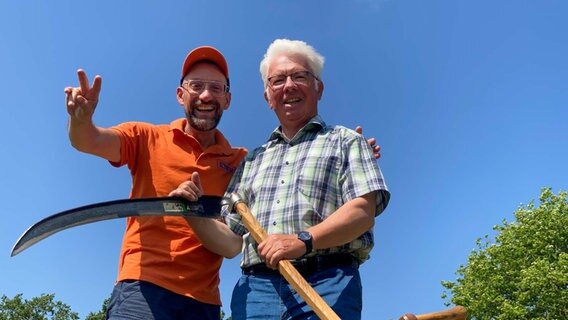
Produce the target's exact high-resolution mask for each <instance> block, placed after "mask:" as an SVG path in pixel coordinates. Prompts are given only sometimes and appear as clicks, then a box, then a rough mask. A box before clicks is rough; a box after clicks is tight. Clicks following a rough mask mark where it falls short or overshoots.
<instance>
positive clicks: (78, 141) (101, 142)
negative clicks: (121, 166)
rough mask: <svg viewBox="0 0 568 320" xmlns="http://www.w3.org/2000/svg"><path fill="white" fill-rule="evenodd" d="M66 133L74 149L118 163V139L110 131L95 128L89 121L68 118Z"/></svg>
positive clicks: (115, 134) (116, 135)
mask: <svg viewBox="0 0 568 320" xmlns="http://www.w3.org/2000/svg"><path fill="white" fill-rule="evenodd" d="M68 133H69V141H70V142H71V145H72V146H73V147H74V148H75V149H77V150H79V151H81V152H85V153H90V154H94V155H96V156H99V157H102V158H105V159H107V160H110V161H115V162H117V161H120V138H119V136H118V134H117V133H115V132H113V131H112V130H110V129H106V128H100V127H97V126H95V125H94V124H93V123H92V122H91V121H89V122H79V121H76V120H73V119H72V118H70V119H69V126H68Z"/></svg>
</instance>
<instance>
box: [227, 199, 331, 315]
mask: <svg viewBox="0 0 568 320" xmlns="http://www.w3.org/2000/svg"><path fill="white" fill-rule="evenodd" d="M235 209H236V211H237V212H238V213H239V214H240V215H241V218H242V221H243V223H244V225H245V226H246V228H247V229H248V231H249V232H250V233H251V235H252V237H253V238H254V240H256V242H257V243H261V242H262V241H264V239H266V238H267V237H268V234H267V233H266V231H265V230H264V229H263V228H262V226H261V225H260V223H258V221H257V220H256V218H255V217H254V216H253V214H252V212H251V211H250V209H249V208H248V206H247V205H246V204H244V203H243V202H237V203H236V204H235ZM278 271H280V274H281V275H282V276H283V277H284V278H285V279H286V281H288V283H289V284H290V285H292V287H294V289H295V290H296V291H297V292H298V294H300V296H301V297H302V298H303V299H304V301H306V303H307V304H308V305H309V306H310V307H312V309H313V310H314V312H315V313H316V314H317V315H318V316H319V317H320V318H321V319H323V320H340V318H339V316H337V314H336V313H335V312H334V311H333V310H332V309H331V307H330V306H329V305H328V304H327V303H326V302H325V300H323V298H322V297H321V296H320V295H319V294H318V293H317V292H316V291H315V290H314V288H312V286H310V284H309V283H308V282H307V281H306V279H304V277H302V275H301V274H300V273H299V272H298V270H297V269H296V268H295V267H294V266H293V265H292V263H290V261H288V260H280V262H279V263H278Z"/></svg>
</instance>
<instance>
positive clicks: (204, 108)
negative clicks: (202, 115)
mask: <svg viewBox="0 0 568 320" xmlns="http://www.w3.org/2000/svg"><path fill="white" fill-rule="evenodd" d="M195 110H197V111H199V112H211V111H215V106H211V105H209V106H204V105H201V106H199V107H195Z"/></svg>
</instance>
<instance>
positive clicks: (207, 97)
mask: <svg viewBox="0 0 568 320" xmlns="http://www.w3.org/2000/svg"><path fill="white" fill-rule="evenodd" d="M199 99H201V100H202V101H211V100H212V99H213V94H212V93H211V91H210V90H209V86H205V88H204V89H203V91H201V93H200V94H199Z"/></svg>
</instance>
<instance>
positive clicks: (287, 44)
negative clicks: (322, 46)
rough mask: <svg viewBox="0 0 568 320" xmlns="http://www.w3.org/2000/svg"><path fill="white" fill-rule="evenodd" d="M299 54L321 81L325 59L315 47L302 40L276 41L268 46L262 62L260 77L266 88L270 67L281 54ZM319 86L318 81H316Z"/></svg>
mask: <svg viewBox="0 0 568 320" xmlns="http://www.w3.org/2000/svg"><path fill="white" fill-rule="evenodd" d="M283 53H285V54H297V55H301V56H303V57H305V58H306V60H307V61H308V66H309V68H310V69H311V70H310V71H311V72H312V73H313V74H314V75H315V76H316V77H317V78H318V79H321V74H322V71H323V63H324V62H325V58H324V57H323V56H322V55H321V54H319V53H318V52H317V51H316V50H315V49H314V47H312V46H310V45H309V44H307V43H305V42H304V41H301V40H288V39H276V40H274V42H272V43H271V44H270V46H268V49H267V50H266V53H265V54H264V58H263V59H262V61H260V76H261V78H262V81H263V82H264V87H266V83H267V81H268V80H267V77H268V74H267V73H268V65H269V64H270V62H271V61H272V60H273V59H274V58H276V57H277V56H279V55H281V54H283ZM316 86H317V81H316Z"/></svg>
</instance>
